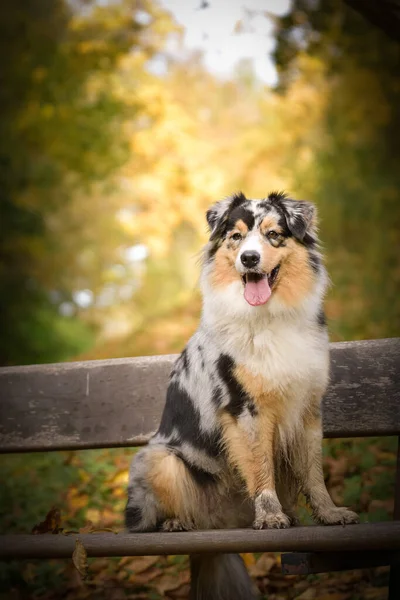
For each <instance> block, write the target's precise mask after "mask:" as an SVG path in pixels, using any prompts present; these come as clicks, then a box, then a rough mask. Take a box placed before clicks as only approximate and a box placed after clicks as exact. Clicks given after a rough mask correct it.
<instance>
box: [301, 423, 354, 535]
mask: <svg viewBox="0 0 400 600" xmlns="http://www.w3.org/2000/svg"><path fill="white" fill-rule="evenodd" d="M304 434H305V451H306V460H305V461H304V463H303V472H302V473H301V474H300V475H301V480H302V484H303V492H304V494H305V496H306V498H307V500H308V502H309V504H310V506H311V508H312V511H313V516H314V518H315V520H316V521H317V522H319V523H322V524H324V525H339V524H340V525H345V524H346V523H358V522H359V518H358V515H357V514H356V513H354V512H353V511H351V510H349V509H348V508H344V507H338V506H336V505H335V504H334V503H333V501H332V499H331V497H330V496H329V493H328V490H327V489H326V486H325V481H324V474H323V470H322V424H321V418H320V417H319V416H316V417H315V418H313V419H311V420H310V421H309V422H308V423H307V424H306V425H305V431H304Z"/></svg>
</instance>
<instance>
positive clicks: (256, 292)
mask: <svg viewBox="0 0 400 600" xmlns="http://www.w3.org/2000/svg"><path fill="white" fill-rule="evenodd" d="M270 295H271V288H270V287H269V283H268V279H267V277H263V278H262V279H260V280H259V281H248V282H247V283H246V285H245V286H244V297H245V299H246V300H247V302H248V303H249V304H251V306H260V305H261V304H265V303H266V302H267V300H268V299H269V297H270Z"/></svg>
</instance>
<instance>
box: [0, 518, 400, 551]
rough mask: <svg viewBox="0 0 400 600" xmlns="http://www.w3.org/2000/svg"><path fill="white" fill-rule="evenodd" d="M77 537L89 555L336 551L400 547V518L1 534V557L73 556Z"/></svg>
mask: <svg viewBox="0 0 400 600" xmlns="http://www.w3.org/2000/svg"><path fill="white" fill-rule="evenodd" d="M77 538H79V539H80V541H81V542H82V543H83V545H84V546H85V549H86V551H87V554H88V556H146V555H159V554H190V553H201V552H325V551H329V552H333V551H343V550H346V551H356V550H366V549H368V550H370V551H372V550H387V551H389V550H393V551H394V550H400V521H391V522H388V523H371V524H362V525H349V526H347V527H341V526H334V527H324V526H309V527H293V528H290V529H278V530H274V529H272V530H271V529H269V530H263V531H254V530H252V529H222V530H221V529H219V530H209V531H190V532H181V533H138V534H127V533H119V534H112V533H94V534H82V535H61V534H59V535H52V534H45V535H22V534H21V535H4V536H0V559H12V558H15V559H22V558H30V559H31V558H67V557H71V555H72V552H73V550H74V546H75V540H76V539H77Z"/></svg>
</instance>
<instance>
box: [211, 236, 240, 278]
mask: <svg viewBox="0 0 400 600" xmlns="http://www.w3.org/2000/svg"><path fill="white" fill-rule="evenodd" d="M236 253H237V250H236V251H235V250H233V248H228V247H227V246H226V245H222V246H221V247H220V248H219V249H218V250H217V252H216V254H215V259H214V268H213V271H212V274H211V283H212V285H213V286H215V287H224V286H227V285H229V284H230V283H232V282H233V281H237V279H238V273H237V271H236V269H235V258H236Z"/></svg>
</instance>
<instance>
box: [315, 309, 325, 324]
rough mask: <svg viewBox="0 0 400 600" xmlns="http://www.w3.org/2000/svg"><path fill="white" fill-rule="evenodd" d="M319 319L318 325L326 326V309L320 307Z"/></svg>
mask: <svg viewBox="0 0 400 600" xmlns="http://www.w3.org/2000/svg"><path fill="white" fill-rule="evenodd" d="M317 321H318V325H319V326H320V327H326V325H327V323H326V315H325V311H324V309H323V308H321V309H320V311H319V313H318V317H317Z"/></svg>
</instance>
